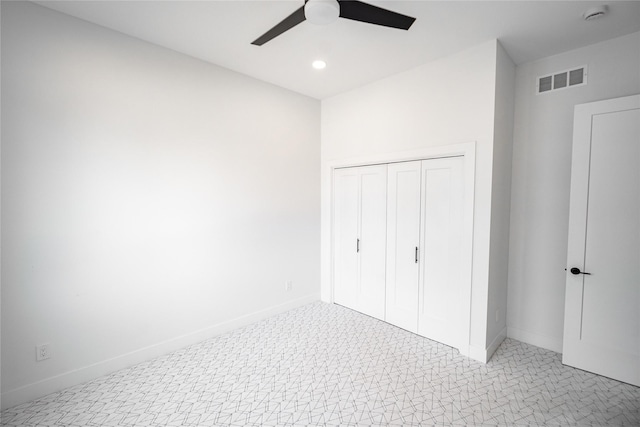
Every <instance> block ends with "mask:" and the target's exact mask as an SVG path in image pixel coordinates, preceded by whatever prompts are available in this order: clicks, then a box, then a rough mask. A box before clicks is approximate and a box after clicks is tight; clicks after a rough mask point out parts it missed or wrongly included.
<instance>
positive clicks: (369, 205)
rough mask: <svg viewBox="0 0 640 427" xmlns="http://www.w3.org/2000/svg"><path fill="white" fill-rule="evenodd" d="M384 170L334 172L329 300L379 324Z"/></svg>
mask: <svg viewBox="0 0 640 427" xmlns="http://www.w3.org/2000/svg"><path fill="white" fill-rule="evenodd" d="M386 187H387V165H374V166H362V167H353V168H345V169H337V170H336V171H335V172H334V209H335V210H334V215H335V217H334V224H335V239H334V245H335V246H334V253H335V256H334V290H335V295H334V300H335V302H336V303H337V304H340V305H344V306H346V307H349V308H353V309H354V310H357V311H360V312H361V313H364V314H368V315H370V316H373V317H376V318H378V319H384V300H385V265H386V264H385V256H386V225H387V224H386V210H387V197H386Z"/></svg>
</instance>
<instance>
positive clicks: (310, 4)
mask: <svg viewBox="0 0 640 427" xmlns="http://www.w3.org/2000/svg"><path fill="white" fill-rule="evenodd" d="M304 16H305V18H306V19H307V21H309V22H311V23H312V24H317V25H328V24H331V23H333V22H335V21H336V20H337V19H338V17H339V16H340V4H338V2H337V1H336V0H308V1H307V2H306V3H305V5H304Z"/></svg>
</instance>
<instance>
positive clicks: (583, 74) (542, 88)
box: [536, 65, 587, 93]
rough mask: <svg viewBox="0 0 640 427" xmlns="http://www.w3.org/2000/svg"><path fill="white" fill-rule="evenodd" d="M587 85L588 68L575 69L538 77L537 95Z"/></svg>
mask: <svg viewBox="0 0 640 427" xmlns="http://www.w3.org/2000/svg"><path fill="white" fill-rule="evenodd" d="M586 84H587V66H586V65H585V66H582V67H580V68H574V69H572V70H566V71H559V72H557V73H553V74H550V75H547V76H542V77H538V80H537V85H536V89H537V90H536V91H537V93H546V92H555V91H557V90H561V89H567V88H570V87H573V86H582V85H586Z"/></svg>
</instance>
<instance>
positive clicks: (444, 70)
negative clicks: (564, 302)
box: [321, 40, 498, 351]
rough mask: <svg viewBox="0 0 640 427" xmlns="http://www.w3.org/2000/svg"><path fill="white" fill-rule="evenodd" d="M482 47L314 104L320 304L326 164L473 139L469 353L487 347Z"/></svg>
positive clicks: (488, 86)
mask: <svg viewBox="0 0 640 427" xmlns="http://www.w3.org/2000/svg"><path fill="white" fill-rule="evenodd" d="M497 51H498V43H497V41H495V40H494V41H490V42H487V43H484V44H482V45H480V46H476V47H473V48H471V49H468V50H466V51H464V52H461V53H459V54H457V55H453V56H450V57H448V58H444V59H441V60H438V61H434V62H431V63H428V64H425V65H423V66H420V67H417V68H414V69H412V70H409V71H407V72H404V73H401V74H398V75H395V76H392V77H389V78H387V79H384V80H381V81H378V82H375V83H373V84H370V85H367V86H364V87H362V88H359V89H355V90H353V91H350V92H347V93H345V94H341V95H337V96H335V97H332V98H329V99H325V100H323V101H322V150H321V159H322V160H321V161H322V248H323V249H322V298H323V299H324V300H326V301H329V300H330V298H331V279H330V275H331V268H330V255H331V254H330V232H329V230H330V217H331V212H330V206H331V203H330V197H331V193H330V188H331V177H330V166H328V165H330V163H331V162H334V161H337V160H345V159H358V158H362V157H366V156H370V157H373V156H378V157H381V156H382V157H384V156H385V155H387V154H389V153H398V152H402V151H405V150H418V149H421V148H424V147H436V146H442V145H451V144H459V143H468V142H473V141H475V142H476V143H477V145H476V183H475V186H476V187H475V210H474V215H475V216H474V243H473V245H474V248H473V276H472V281H473V285H472V310H471V311H472V314H471V316H472V322H471V328H472V330H471V340H470V344H471V346H472V347H475V348H477V349H480V351H483V350H484V349H485V348H486V342H487V323H486V319H487V303H488V302H487V298H488V280H489V230H490V223H491V182H492V162H493V138H494V114H495V111H496V105H495V95H496V92H495V91H496V89H495V87H496V61H497Z"/></svg>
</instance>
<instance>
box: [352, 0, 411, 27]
mask: <svg viewBox="0 0 640 427" xmlns="http://www.w3.org/2000/svg"><path fill="white" fill-rule="evenodd" d="M340 17H341V18H346V19H351V20H353V21H360V22H366V23H369V24H376V25H383V26H385V27H392V28H399V29H401V30H408V29H409V27H411V25H412V24H413V22H414V21H415V20H416V18H412V17H410V16H407V15H402V14H400V13H396V12H392V11H390V10H387V9H383V8H381V7H378V6H373V5H371V4H368V3H364V2H361V1H355V0H340Z"/></svg>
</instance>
